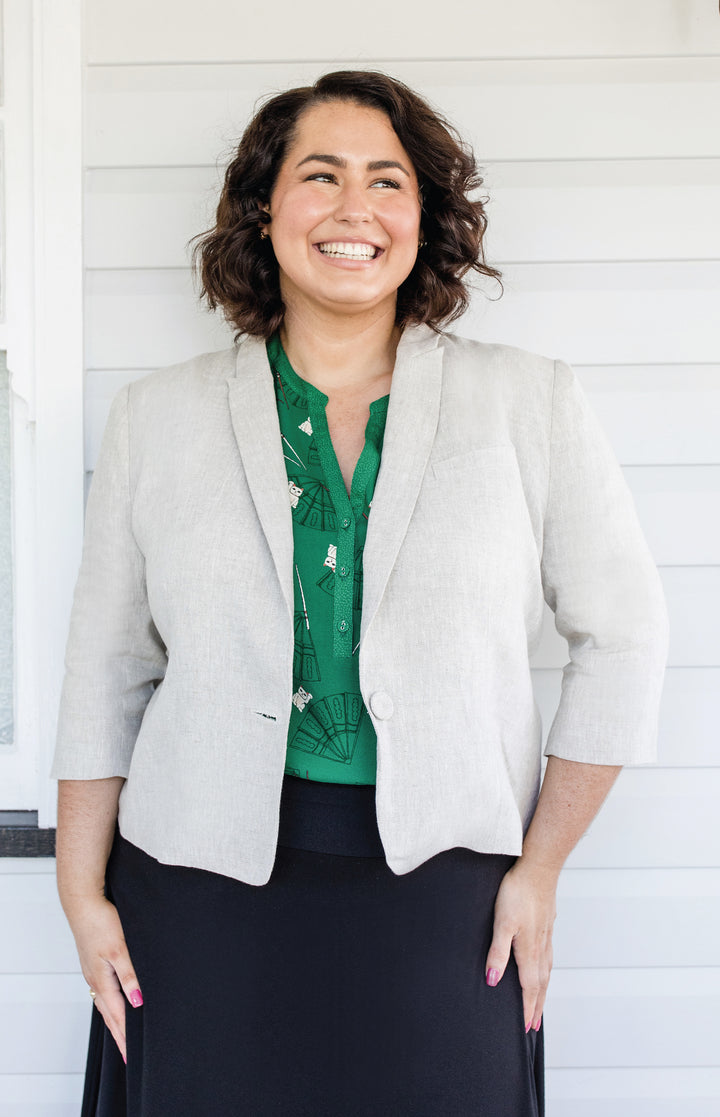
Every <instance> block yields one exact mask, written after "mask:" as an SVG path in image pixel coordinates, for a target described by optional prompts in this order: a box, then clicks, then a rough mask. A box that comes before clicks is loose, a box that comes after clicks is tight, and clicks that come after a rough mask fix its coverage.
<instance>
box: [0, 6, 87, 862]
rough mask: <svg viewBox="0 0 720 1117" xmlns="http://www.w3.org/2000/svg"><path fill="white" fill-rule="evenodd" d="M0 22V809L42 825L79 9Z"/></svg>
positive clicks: (76, 501)
mask: <svg viewBox="0 0 720 1117" xmlns="http://www.w3.org/2000/svg"><path fill="white" fill-rule="evenodd" d="M2 15H3V43H2V49H3V74H4V89H3V98H2V106H1V107H0V127H1V128H2V133H3V144H4V158H3V169H4V184H3V185H4V189H3V194H4V213H5V217H4V228H3V230H2V239H3V250H4V252H3V254H4V259H3V266H2V279H3V305H2V317H1V319H0V348H2V349H4V350H5V351H6V352H7V364H8V369H9V372H10V411H11V448H12V473H13V475H12V501H13V580H14V641H15V663H14V667H15V680H14V682H15V717H14V721H15V741H14V744H13V745H12V746H7V747H4V748H2V749H0V812H2V811H37V813H38V825H39V827H40V828H49V827H52V826H54V824H55V817H56V816H55V798H56V796H55V785H54V782H53V781H51V780H50V779H49V777H48V772H49V768H50V762H51V757H52V751H53V747H54V741H55V731H56V723H57V708H58V702H59V696H60V688H61V685H62V676H63V665H64V651H65V642H66V639H67V629H68V622H69V616H70V607H71V604H72V591H73V587H74V583H75V578H76V576H77V569H78V565H79V561H80V555H81V550H82V532H83V515H84V501H83V492H84V464H83V456H84V455H83V305H82V82H83V57H82V0H33V2H32V3H28V2H27V0H4V3H3V13H2ZM0 855H2V850H0Z"/></svg>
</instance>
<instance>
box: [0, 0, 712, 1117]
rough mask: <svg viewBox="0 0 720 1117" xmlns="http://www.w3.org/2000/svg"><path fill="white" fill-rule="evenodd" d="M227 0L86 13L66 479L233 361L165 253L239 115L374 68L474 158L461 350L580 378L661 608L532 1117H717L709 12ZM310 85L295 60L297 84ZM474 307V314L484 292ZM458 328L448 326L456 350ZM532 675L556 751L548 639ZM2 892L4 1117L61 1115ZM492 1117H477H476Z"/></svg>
mask: <svg viewBox="0 0 720 1117" xmlns="http://www.w3.org/2000/svg"><path fill="white" fill-rule="evenodd" d="M468 10H469V9H468V6H467V5H465V4H461V3H460V2H459V0H449V2H448V3H446V4H444V5H443V18H442V19H438V13H437V6H436V5H433V4H430V3H429V2H428V0H420V2H419V3H413V4H412V5H411V4H410V3H409V0H399V2H398V3H396V4H395V5H391V6H388V5H386V4H382V5H380V4H375V3H374V2H369V3H367V4H366V5H365V7H364V8H363V18H362V19H361V20H357V19H355V18H352V19H350V18H348V19H347V20H343V18H342V15H339V14H338V8H337V5H331V4H330V3H329V2H327V0H308V3H306V4H304V5H302V6H292V5H290V3H289V2H286V3H285V4H283V7H282V11H281V12H278V11H276V12H275V15H274V17H273V26H272V33H271V34H269V33H268V30H267V15H266V14H265V12H264V9H261V8H256V7H252V6H246V5H238V4H235V3H233V2H231V0H206V2H205V3H204V4H203V5H202V6H198V5H195V4H190V3H178V0H174V2H171V0H155V2H154V3H150V4H148V3H147V0H145V2H144V3H141V0H126V2H125V3H124V4H123V5H122V6H118V5H117V4H115V3H114V2H113V3H111V2H110V0H93V2H92V3H87V4H86V8H85V27H84V35H85V48H84V49H85V67H84V80H85V153H84V162H85V266H86V273H85V279H86V286H85V292H86V294H85V323H86V325H85V330H86V334H85V336H86V349H85V368H86V395H85V398H86V428H85V463H86V469H87V470H88V471H90V470H92V468H93V465H94V462H95V458H96V454H97V450H98V446H99V439H100V435H101V433H102V428H103V424H104V421H105V417H106V414H107V409H108V405H109V401H110V399H111V397H112V395H113V394H114V392H115V391H116V390H117V389H118V388H119V387H120V385H122V384H123V383H124V382H125V381H127V380H129V379H131V378H134V377H137V376H140V375H142V374H143V373H144V372H145V371H147V370H149V369H152V368H155V367H157V366H158V365H163V364H168V363H170V362H172V361H176V360H182V359H185V358H186V357H189V356H191V355H193V354H195V353H198V352H202V351H204V350H207V349H217V348H221V347H223V346H225V345H227V344H229V334H228V331H227V329H226V328H225V327H224V326H223V325H222V324H221V323H220V322H219V321H215V320H213V319H211V318H208V317H207V316H205V315H204V314H203V313H201V311H200V310H199V309H198V308H197V306H196V304H195V302H194V298H193V293H192V284H191V280H190V275H189V271H188V257H187V253H186V250H185V243H186V241H187V240H188V238H189V237H190V236H192V235H193V234H194V233H196V232H198V231H199V230H200V229H202V228H204V227H205V226H206V224H207V223H208V221H209V219H210V215H211V213H212V208H213V204H214V199H215V197H216V191H217V186H218V182H219V179H220V176H221V168H222V161H223V159H224V158H225V157H226V156H227V155H228V153H229V152H230V151H231V148H232V143H233V141H234V140H235V139H236V138H237V136H238V134H239V132H240V131H241V129H242V127H243V124H244V123H245V121H246V120H247V117H248V114H249V112H250V111H251V109H252V106H253V103H254V102H255V100H256V98H257V97H258V96H259V95H260V94H262V93H264V92H268V91H270V90H273V89H279V88H284V87H286V86H288V85H289V84H294V83H301V82H305V81H307V80H311V79H313V78H314V77H316V76H317V75H318V74H320V73H321V72H323V71H325V70H328V69H331V68H339V67H345V66H355V65H358V64H361V65H363V66H371V67H373V66H375V67H378V68H382V69H385V70H387V71H389V72H391V73H393V74H395V75H397V76H399V77H401V78H403V79H404V80H407V81H408V82H409V83H410V84H412V85H414V86H416V87H417V88H418V89H420V90H421V91H422V92H423V93H425V94H426V95H427V96H428V97H429V98H430V99H431V100H432V101H433V102H434V103H435V104H436V105H437V106H438V107H440V108H441V109H442V110H443V111H444V112H445V113H446V114H447V115H449V116H450V118H451V119H452V120H453V121H454V122H455V123H456V124H457V125H458V127H459V128H460V129H461V131H462V132H463V133H464V134H466V135H467V136H468V138H470V139H471V140H472V142H473V144H474V146H475V148H476V151H477V154H478V157H479V159H480V161H481V162H482V163H483V165H484V166H485V167H486V182H487V186H488V190H489V193H490V196H491V203H490V208H489V213H490V234H489V240H488V244H489V252H490V257H491V259H492V260H493V262H498V263H499V264H500V266H501V267H502V268H503V270H504V274H505V286H506V292H505V295H504V297H503V298H502V300H500V301H499V302H489V301H487V300H486V299H484V298H483V297H482V296H481V295H478V297H477V298H476V299H475V300H474V302H473V306H472V308H471V310H470V312H469V313H468V315H467V317H466V318H465V319H464V320H463V322H462V323H461V324H460V326H459V329H460V330H461V331H462V332H464V333H466V334H469V335H471V336H475V337H478V338H487V339H491V340H500V341H505V342H509V343H511V344H516V345H521V346H525V347H527V348H529V349H533V350H537V351H540V352H544V353H547V354H549V355H551V356H559V357H562V358H564V359H567V360H569V361H571V362H572V363H573V364H574V365H575V367H576V368H577V370H578V373H579V376H580V379H581V381H582V383H583V385H584V386H585V388H586V390H587V392H588V394H589V396H590V398H591V401H592V403H593V405H594V407H595V409H596V411H597V413H598V414H599V416H600V418H601V420H602V422H603V424H604V426H605V429H606V430H607V432H608V434H609V437H610V439H611V441H612V443H613V446H614V448H615V451H616V453H617V455H618V457H619V459H620V461H621V463H622V466H623V469H624V472H625V476H626V477H627V480H628V482H629V484H630V486H631V488H632V491H633V493H634V496H635V499H636V502H637V507H638V511H639V514H640V517H641V520H642V523H643V526H644V528H645V531H646V533H647V537H648V540H649V542H650V546H651V548H652V551H653V554H654V556H655V559H656V561H657V562H658V564H659V566H660V571H661V575H662V579H663V583H664V586H665V590H666V594H667V598H668V604H669V609H670V614H671V625H672V638H671V651H670V666H669V670H668V673H667V682H666V688H665V694H664V698H663V706H662V712H661V728H660V760H659V763H658V765H657V766H655V767H650V768H636V769H629V770H627V771H625V772H624V773H623V774H622V776H621V778H620V782H619V784H618V786H617V788H616V789H615V791H614V792H613V795H612V797H611V799H610V800H609V802H608V803H607V804H606V806H605V808H604V809H603V811H602V813H601V815H600V817H599V818H598V820H597V821H596V823H595V824H594V826H593V827H592V829H591V831H590V833H589V834H588V836H587V837H586V838H585V839H584V840H583V841H582V842H581V843H580V845H579V847H578V849H577V850H576V852H575V853H574V854H573V855H572V857H571V858H570V861H569V864H568V867H567V869H566V871H565V872H564V873H563V876H562V880H561V886H560V902H559V917H558V921H557V926H556V940H555V941H556V951H555V956H556V957H555V962H556V964H555V972H554V974H553V978H552V983H551V994H550V999H549V1003H548V1006H547V1011H546V1026H547V1054H548V1059H547V1062H548V1117H609V1115H611V1117H650V1115H651V1114H652V1117H713V1115H715V1114H718V1115H720V1060H719V1059H718V1054H717V1039H716V1035H717V1021H718V1019H720V945H719V943H720V933H719V931H720V828H719V827H718V825H717V804H718V802H719V801H720V761H719V759H718V729H717V726H718V724H720V652H719V651H718V640H717V633H718V630H719V629H720V344H719V343H720V326H719V322H720V305H719V304H720V299H719V298H718V292H719V290H720V221H719V219H718V216H717V215H718V213H720V130H719V129H718V127H717V120H718V119H719V118H720V111H719V110H720V15H719V14H718V10H717V4H714V3H711V2H710V0H707V2H700V0H631V2H630V3H628V2H627V0H607V2H606V3H603V4H597V3H595V2H594V0H547V2H546V3H545V4H542V5H539V4H536V3H534V2H533V0H508V2H505V3H504V4H497V3H495V2H490V0H476V3H475V4H474V5H472V8H471V11H472V14H471V15H468ZM303 59H305V61H303ZM490 291H491V293H492V289H490ZM456 328H457V327H456ZM547 620H548V623H547V624H546V631H545V637H544V639H543V642H542V646H541V648H540V650H539V652H538V654H537V656H536V659H535V681H536V685H537V693H538V699H539V702H540V705H541V709H542V713H543V720H544V723H545V725H546V728H547V726H548V724H549V722H550V720H551V718H552V713H553V709H554V706H555V704H556V702H557V697H558V693H559V681H560V672H561V667H562V664H563V663H564V662H565V659H566V651H565V647H564V643H563V641H561V640H560V639H559V638H558V637H557V634H556V633H555V632H554V629H553V626H552V617H551V615H550V614H548V618H547ZM3 870H5V871H2V870H0V908H1V909H2V911H1V912H0V915H1V916H2V918H0V960H1V961H0V967H1V968H2V973H1V974H0V1001H1V1002H2V1004H3V1005H6V1004H11V1005H12V1007H13V1010H14V1011H13V1014H12V1016H11V1017H10V1018H9V1022H8V1023H7V1025H5V1024H2V1023H1V1022H0V1117H10V1115H12V1117H20V1115H21V1114H22V1115H23V1117H51V1115H52V1117H60V1115H61V1114H62V1115H63V1117H66V1115H67V1117H69V1115H70V1114H74V1113H76V1112H77V1111H78V1098H79V1096H80V1092H81V1086H82V1080H81V1071H82V1065H83V1060H84V1052H85V1043H86V1027H87V1017H88V1009H87V993H86V991H85V988H84V983H83V982H82V979H81V977H80V976H79V974H78V972H77V963H76V962H75V959H74V955H73V953H72V944H71V940H70V937H69V933H68V932H67V931H66V930H65V928H64V926H63V923H62V917H61V915H60V913H59V908H58V905H57V901H56V900H55V898H54V891H53V883H52V863H51V862H15V863H9V862H6V863H5V864H4V865H3ZM6 913H7V914H8V918H5V916H6ZM487 1117H492V1115H491V1114H488V1115H487Z"/></svg>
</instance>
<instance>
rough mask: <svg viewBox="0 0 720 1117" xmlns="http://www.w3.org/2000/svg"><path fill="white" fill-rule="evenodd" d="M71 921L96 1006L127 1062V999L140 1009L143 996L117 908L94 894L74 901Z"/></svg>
mask: <svg viewBox="0 0 720 1117" xmlns="http://www.w3.org/2000/svg"><path fill="white" fill-rule="evenodd" d="M68 920H69V922H70V927H71V929H72V932H73V935H74V936H75V943H76V945H77V951H78V955H79V958H80V965H81V967H82V972H83V976H84V978H85V980H86V981H87V983H88V985H89V986H90V989H91V990H93V991H94V992H95V994H96V996H95V1007H96V1008H97V1009H98V1011H99V1012H100V1014H101V1015H102V1018H103V1020H104V1021H105V1023H106V1024H107V1026H108V1028H109V1029H110V1032H111V1034H112V1037H113V1039H114V1040H115V1042H116V1044H117V1045H118V1047H119V1049H120V1054H121V1055H122V1057H123V1059H124V1060H125V1062H127V1050H126V1046H125V1001H126V998H127V1000H128V1001H129V1003H130V1004H131V1005H132V1006H133V1008H139V1007H140V1005H141V1004H142V1003H143V998H142V993H141V991H140V983H139V981H138V979H137V976H136V974H135V971H134V969H133V965H132V962H131V960H130V954H129V952H128V948H127V944H126V942H125V936H124V935H123V929H122V925H121V923H120V916H119V915H118V911H117V908H116V907H115V905H114V904H111V903H110V901H109V900H107V899H105V897H104V896H94V897H92V898H88V899H87V900H86V901H82V902H80V903H78V902H77V901H75V903H74V904H73V910H72V911H71V912H69V913H68Z"/></svg>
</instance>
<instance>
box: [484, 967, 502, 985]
mask: <svg viewBox="0 0 720 1117" xmlns="http://www.w3.org/2000/svg"><path fill="white" fill-rule="evenodd" d="M485 980H486V982H487V983H488V985H491V986H492V987H493V989H494V988H495V986H496V985H497V983H498V981H499V980H500V970H488V972H487V973H486V975H485Z"/></svg>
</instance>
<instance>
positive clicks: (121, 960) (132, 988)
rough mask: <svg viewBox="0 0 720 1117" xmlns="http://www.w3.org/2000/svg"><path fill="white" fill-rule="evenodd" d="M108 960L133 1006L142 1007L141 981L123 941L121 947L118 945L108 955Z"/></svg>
mask: <svg viewBox="0 0 720 1117" xmlns="http://www.w3.org/2000/svg"><path fill="white" fill-rule="evenodd" d="M107 961H108V962H109V963H110V965H111V966H112V968H113V970H114V971H115V974H116V976H117V980H118V981H119V983H120V987H121V989H122V991H123V993H124V994H125V996H126V997H127V999H128V1001H129V1002H130V1004H131V1005H132V1007H133V1008H140V1006H141V1005H142V1003H143V995H142V992H141V990H140V982H139V981H138V979H137V974H136V973H135V970H134V969H133V965H132V962H131V961H130V955H129V954H128V951H127V947H126V946H125V943H124V942H123V944H122V946H121V947H118V948H117V949H116V950H115V951H113V953H112V954H111V955H109V956H108V959H107Z"/></svg>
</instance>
